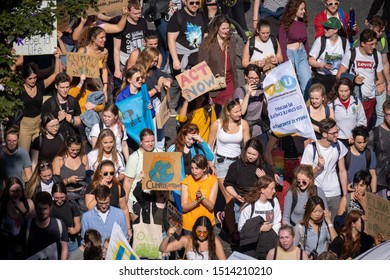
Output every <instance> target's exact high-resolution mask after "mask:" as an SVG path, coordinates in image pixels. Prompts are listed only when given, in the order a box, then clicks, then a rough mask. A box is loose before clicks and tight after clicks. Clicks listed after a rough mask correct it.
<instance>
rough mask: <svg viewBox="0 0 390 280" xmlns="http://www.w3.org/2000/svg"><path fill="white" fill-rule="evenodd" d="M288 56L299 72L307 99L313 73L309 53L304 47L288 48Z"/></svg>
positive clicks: (299, 80)
mask: <svg viewBox="0 0 390 280" xmlns="http://www.w3.org/2000/svg"><path fill="white" fill-rule="evenodd" d="M287 57H288V59H289V60H290V61H291V63H292V65H293V66H294V68H295V73H296V74H297V78H298V82H299V85H300V87H301V91H302V94H303V96H304V97H305V100H306V99H307V98H308V96H309V95H308V91H309V87H310V84H311V83H310V80H311V73H310V68H309V62H308V61H307V53H306V50H305V49H304V48H300V49H297V50H289V49H287Z"/></svg>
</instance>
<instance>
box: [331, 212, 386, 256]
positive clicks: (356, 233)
mask: <svg viewBox="0 0 390 280" xmlns="http://www.w3.org/2000/svg"><path fill="white" fill-rule="evenodd" d="M364 230H365V219H364V217H363V214H362V212H360V211H359V210H351V211H350V212H349V213H348V215H347V217H346V218H345V226H344V228H343V229H342V232H341V233H340V235H338V236H337V237H336V238H335V239H334V240H333V242H332V243H331V244H330V246H329V250H330V251H332V252H334V253H335V254H337V256H338V258H339V259H341V260H350V259H353V258H355V257H357V256H359V255H360V254H363V253H364V252H366V251H367V250H369V249H370V248H372V247H373V246H375V245H378V244H380V242H381V241H382V240H383V236H382V235H381V234H380V233H378V234H377V235H376V236H375V237H372V236H371V235H369V234H367V233H365V232H364Z"/></svg>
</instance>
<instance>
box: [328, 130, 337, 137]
mask: <svg viewBox="0 0 390 280" xmlns="http://www.w3.org/2000/svg"><path fill="white" fill-rule="evenodd" d="M327 133H328V134H330V135H332V136H334V135H337V134H339V131H338V130H337V131H335V132H327Z"/></svg>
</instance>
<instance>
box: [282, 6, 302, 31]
mask: <svg viewBox="0 0 390 280" xmlns="http://www.w3.org/2000/svg"><path fill="white" fill-rule="evenodd" d="M302 3H305V5H306V2H305V1H304V0H289V1H288V3H287V4H286V7H285V9H284V12H283V15H282V17H281V19H280V25H283V27H284V29H285V30H286V32H288V30H289V29H290V26H291V24H292V23H293V22H294V19H295V17H296V14H297V11H298V9H299V6H300V5H301V4H302ZM301 20H302V21H303V22H304V23H305V24H306V25H307V14H306V13H305V15H304V16H303V18H302V19H301Z"/></svg>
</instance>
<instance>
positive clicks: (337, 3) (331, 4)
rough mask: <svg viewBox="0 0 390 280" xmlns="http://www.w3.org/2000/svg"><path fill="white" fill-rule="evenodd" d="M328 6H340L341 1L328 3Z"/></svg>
mask: <svg viewBox="0 0 390 280" xmlns="http://www.w3.org/2000/svg"><path fill="white" fill-rule="evenodd" d="M326 5H327V6H338V5H339V2H333V3H326Z"/></svg>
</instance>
